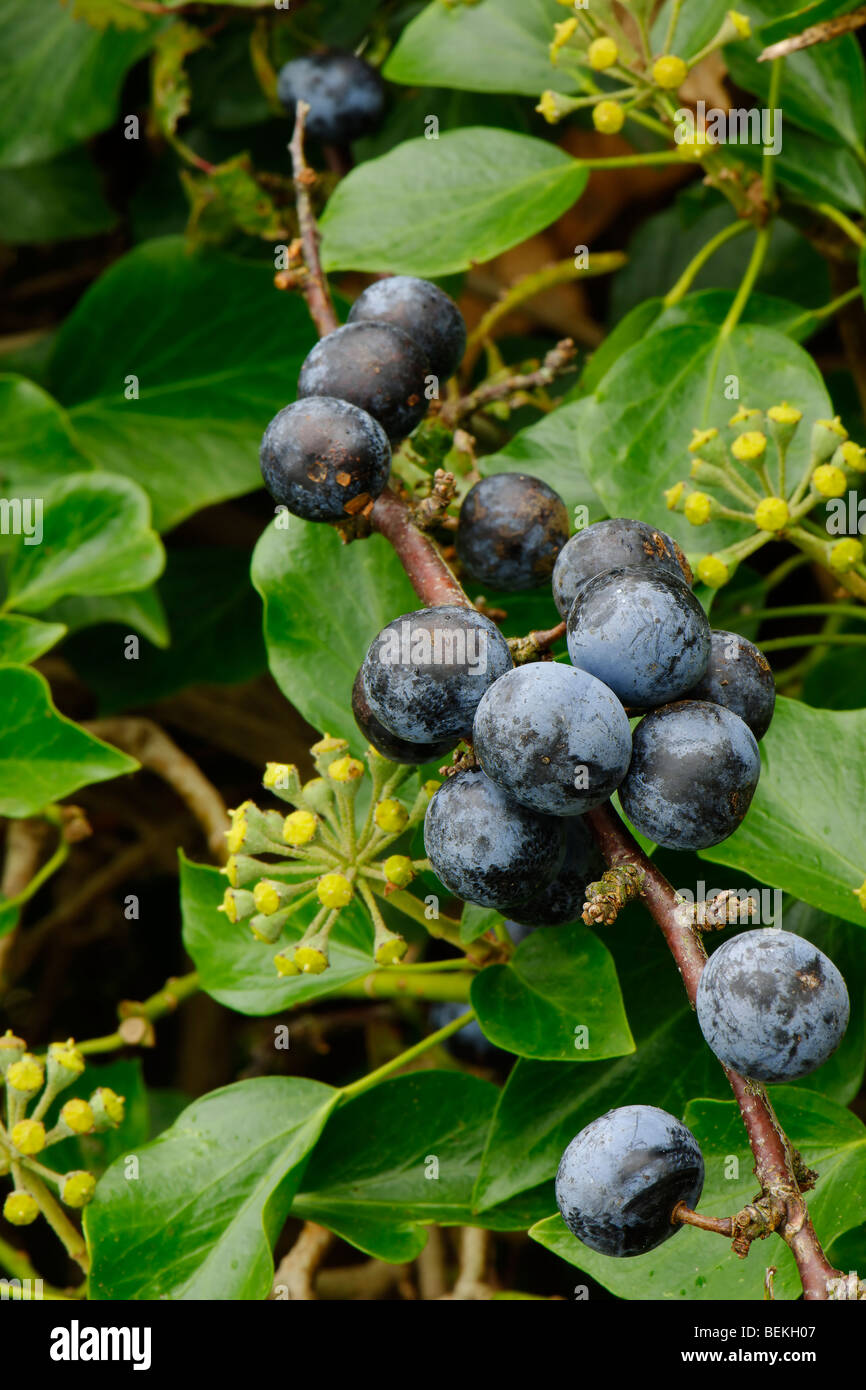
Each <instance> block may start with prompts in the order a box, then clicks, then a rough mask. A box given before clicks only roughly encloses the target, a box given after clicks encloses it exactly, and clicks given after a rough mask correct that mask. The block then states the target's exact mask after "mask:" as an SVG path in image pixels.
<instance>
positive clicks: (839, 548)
mask: <svg viewBox="0 0 866 1390" xmlns="http://www.w3.org/2000/svg"><path fill="white" fill-rule="evenodd" d="M862 561H863V545H862V543H861V542H860V541H858V540H856V539H855V538H854V537H853V536H847V537H846V538H845V540H842V541H837V542H836V544H835V545H834V546H833V548H832V549H831V551H830V568H831V570H834V571H835V572H836V574H847V573H848V571H849V570H852V569H854V568H855V567H856V566H857V565H859V564H862Z"/></svg>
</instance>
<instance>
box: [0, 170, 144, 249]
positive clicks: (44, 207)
mask: <svg viewBox="0 0 866 1390" xmlns="http://www.w3.org/2000/svg"><path fill="white" fill-rule="evenodd" d="M116 222H117V214H116V213H115V212H114V210H113V209H112V208H110V207H109V205H108V203H107V202H106V201H105V195H104V194H103V191H102V185H101V180H100V177H99V174H98V172H97V169H96V165H95V164H94V163H93V160H92V159H91V158H90V155H89V154H88V153H87V151H86V150H84V149H78V150H68V151H67V152H66V153H65V154H64V155H63V156H62V157H59V158H55V159H48V160H44V161H42V162H41V163H36V164H25V165H23V166H21V167H20V168H16V169H0V240H2V241H5V242H8V243H9V244H10V245H18V244H23V243H27V242H34V241H71V240H73V239H74V238H77V237H89V236H96V235H97V233H99V232H106V231H108V230H109V228H110V227H113V226H114V225H115V223H116Z"/></svg>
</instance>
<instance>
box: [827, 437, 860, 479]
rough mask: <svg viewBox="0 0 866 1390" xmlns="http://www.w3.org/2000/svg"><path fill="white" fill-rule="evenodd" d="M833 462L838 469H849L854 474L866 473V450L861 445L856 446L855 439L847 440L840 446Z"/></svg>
mask: <svg viewBox="0 0 866 1390" xmlns="http://www.w3.org/2000/svg"><path fill="white" fill-rule="evenodd" d="M831 462H833V463H835V465H836V467H837V468H849V469H850V470H851V472H852V473H866V449H864V448H863V446H862V445H861V444H855V443H854V440H853V439H846V441H845V443H844V444H840V445H839V448H838V449H837V450H836V452H835V454H834V455H833V458H832V460H831Z"/></svg>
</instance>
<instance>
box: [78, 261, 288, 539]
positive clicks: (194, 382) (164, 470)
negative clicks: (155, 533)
mask: <svg viewBox="0 0 866 1390" xmlns="http://www.w3.org/2000/svg"><path fill="white" fill-rule="evenodd" d="M314 341H315V335H314V332H313V329H312V326H311V324H310V320H309V316H308V314H307V310H306V307H305V305H304V303H303V300H302V299H301V298H300V296H292V297H289V296H285V295H280V294H277V293H276V292H275V290H274V287H273V275H272V273H271V272H270V271H269V270H268V268H267V267H266V266H263V265H253V264H250V263H247V262H243V261H240V260H237V259H234V258H233V257H230V256H225V255H220V254H217V253H214V252H207V253H199V254H190V253H189V252H188V251H187V249H186V247H185V244H184V242H183V240H182V238H180V237H164V238H158V239H156V240H154V241H151V242H147V243H145V244H144V245H141V246H138V247H137V248H136V249H135V250H133V251H130V252H129V253H128V254H127V255H126V256H124V257H122V258H121V259H120V260H119V261H116V262H115V263H114V265H112V266H111V267H110V268H109V269H108V270H107V271H106V272H105V274H104V275H101V276H100V278H99V279H98V280H97V281H96V282H95V284H93V285H92V286H91V287H90V289H89V290H88V291H87V292H86V294H84V295H83V297H82V298H81V299H80V300H79V302H78V304H77V305H76V306H75V309H74V310H73V311H72V313H71V314H70V315H69V317H68V318H67V319H66V321H65V322H64V324H63V326H62V328H61V330H60V333H59V334H58V338H57V343H56V346H55V351H54V355H53V358H52V361H51V365H50V384H51V385H52V387H53V389H54V391H55V393H56V395H57V396H58V398H59V400H60V401H61V402H62V403H63V404H64V405H65V406H66V407H67V409H68V412H69V418H70V420H71V422H72V427H73V429H74V431H75V437H76V440H77V441H78V442H79V443H80V445H81V446H82V447H83V448H84V449H85V450H86V451H87V453H88V454H89V455H90V456H91V457H92V458H93V459H94V460H96V461H97V462H98V464H99V466H100V467H101V468H104V469H107V470H109V471H110V472H113V473H122V474H124V475H125V476H126V477H129V478H132V479H133V480H134V481H135V482H137V483H139V484H140V485H141V486H142V487H143V488H144V489H145V491H147V492H148V493H149V495H150V498H151V502H152V504H153V512H154V520H155V524H156V525H157V527H158V528H159V529H160V530H164V529H166V528H168V527H170V526H174V525H176V524H177V522H178V521H180V520H181V519H182V518H183V517H185V516H188V515H189V514H190V513H191V512H194V511H197V510H198V509H199V508H201V507H204V506H206V505H208V504H209V503H212V502H216V501H219V500H222V499H223V498H226V497H236V496H238V495H239V494H241V493H244V492H250V491H251V490H252V489H253V488H255V487H257V486H259V484H260V482H261V478H260V474H259V465H258V449H259V444H260V442H261V437H262V432H263V430H264V427H265V425H266V424H267V422H268V420H269V419H270V417H271V416H272V415H274V414H275V413H276V411H278V410H279V409H281V408H282V406H284V405H286V404H287V402H288V401H290V400H293V399H294V394H295V385H296V381H297V376H298V371H299V370H300V366H301V363H302V362H303V359H304V357H305V356H306V354H307V352H308V351H309V349H310V347H312V345H313V342H314ZM94 343H99V344H101V345H103V350H102V351H101V352H95V351H94V350H93V344H94ZM129 377H133V378H135V382H137V386H138V393H139V394H138V398H137V399H135V398H130V397H129V395H128V391H129V390H134V389H135V383H132V384H130V383H129V382H128V378H129Z"/></svg>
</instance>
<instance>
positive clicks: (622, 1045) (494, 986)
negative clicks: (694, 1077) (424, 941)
mask: <svg viewBox="0 0 866 1390" xmlns="http://www.w3.org/2000/svg"><path fill="white" fill-rule="evenodd" d="M471 999H472V1007H473V1008H474V1010H475V1012H476V1014H477V1015H478V1022H479V1023H480V1024H481V1028H482V1031H483V1032H484V1034H485V1036H486V1037H488V1038H489V1039H490V1041H491V1042H493V1043H496V1045H497V1047H502V1048H505V1049H507V1051H509V1052H514V1053H516V1054H517V1055H518V1056H519V1057H534V1058H536V1059H537V1060H539V1061H558V1062H564V1061H569V1062H585V1063H586V1062H595V1061H599V1060H601V1059H602V1058H605V1057H622V1056H623V1055H625V1054H626V1053H629V1052H633V1051H634V1040H633V1038H632V1036H631V1032H630V1031H629V1026H628V1023H627V1022H626V1017H625V1011H624V1008H623V1002H622V995H621V994H620V990H619V983H618V981H617V977H616V969H615V967H614V964H613V961H612V960H611V957H610V955H609V953H608V951H607V950H606V949H605V947H604V946H603V945H602V944H601V942H600V941H599V939H598V937H597V936H595V935H594V934H593V933H592V932H591V931H589V929H588V928H587V927H584V926H582V925H580V924H578V923H574V922H573V923H570V924H568V925H567V926H562V927H546V928H545V929H544V930H543V931H535V932H532V933H531V934H530V935H529V936H528V937H527V938H526V940H525V941H523V942H521V944H520V945H519V946H518V948H517V950H516V951H515V953H514V955H513V956H512V957H511V960H510V961H509V963H508V964H507V965H490V966H488V967H487V969H486V970H482V971H481V972H480V973H479V974H478V975H477V976H476V977H475V979H474V980H473V981H472V991H471Z"/></svg>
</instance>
